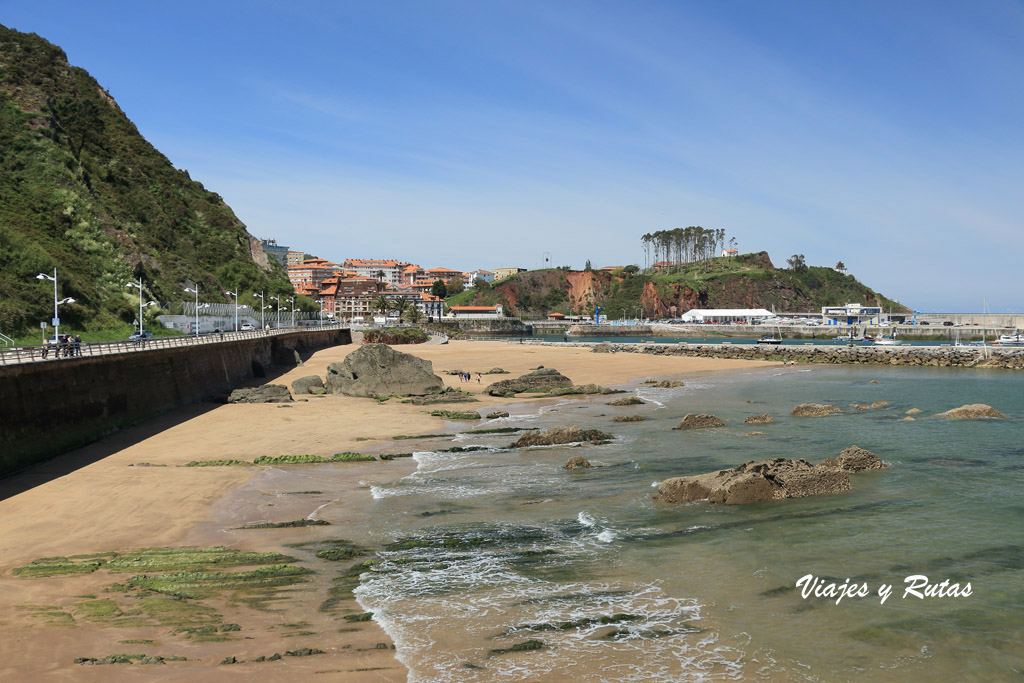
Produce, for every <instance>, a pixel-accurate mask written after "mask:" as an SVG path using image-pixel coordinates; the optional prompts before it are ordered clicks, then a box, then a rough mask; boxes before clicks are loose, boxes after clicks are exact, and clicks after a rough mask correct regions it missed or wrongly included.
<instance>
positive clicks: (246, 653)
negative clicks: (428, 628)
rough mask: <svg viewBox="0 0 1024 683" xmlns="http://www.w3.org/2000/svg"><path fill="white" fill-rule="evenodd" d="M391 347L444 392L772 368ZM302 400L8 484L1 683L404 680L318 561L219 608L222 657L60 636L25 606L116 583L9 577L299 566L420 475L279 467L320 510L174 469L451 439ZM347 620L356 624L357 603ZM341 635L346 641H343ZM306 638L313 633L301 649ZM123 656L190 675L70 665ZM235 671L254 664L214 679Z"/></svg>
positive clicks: (126, 440)
mask: <svg viewBox="0 0 1024 683" xmlns="http://www.w3.org/2000/svg"><path fill="white" fill-rule="evenodd" d="M355 348H357V347H356V346H343V347H334V348H330V349H325V350H322V351H319V352H317V353H316V354H314V355H313V356H312V357H311V358H310V359H308V360H307V361H306V363H305V365H304V366H301V367H297V368H294V369H292V370H290V371H289V372H287V373H285V374H284V375H282V376H279V377H276V378H273V379H270V380H268V381H269V382H270V383H274V384H288V385H290V384H291V382H292V381H293V380H295V379H297V378H299V377H302V376H305V375H312V374H318V375H320V376H324V375H325V374H326V367H327V365H328V364H329V363H332V362H336V361H340V360H342V359H343V358H344V357H345V356H346V355H347V354H348V353H350V352H351V351H353V350H354V349H355ZM397 348H398V349H399V350H402V351H405V352H409V353H413V354H415V355H417V356H419V357H422V358H425V359H427V360H430V361H432V362H433V364H434V371H435V373H437V374H439V375H440V376H441V377H442V378H443V379H444V380H445V383H446V384H447V385H449V386H452V387H461V388H463V389H466V390H469V391H474V392H478V391H479V390H480V389H482V388H483V387H485V386H486V385H487V384H488V383H489V382H490V381H497V380H499V379H507V378H512V377H517V376H519V375H521V374H524V373H526V372H528V371H529V370H530V369H531V368H535V367H537V366H540V365H543V366H545V367H553V368H556V369H558V370H559V371H561V372H562V373H563V374H565V375H567V376H568V377H570V378H571V379H572V380H573V381H574V382H575V383H577V384H587V383H597V384H602V385H606V386H608V385H615V384H622V383H625V382H627V381H629V380H633V379H642V378H646V377H659V378H663V377H674V376H680V377H681V376H684V375H687V374H692V373H709V372H717V371H724V370H732V369H740V368H750V367H760V366H766V365H776V364H777V363H769V362H751V361H734V360H724V359H723V360H719V359H707V358H685V357H654V356H648V355H643V354H595V353H592V352H590V351H589V350H588V349H582V348H559V347H552V346H533V345H528V344H526V345H520V344H507V343H504V342H451V343H449V344H447V345H419V346H405V347H397ZM493 367H501V368H503V369H505V370H508V371H509V373H510V374H508V375H484V376H483V378H482V379H483V382H482V383H480V384H478V383H477V381H476V373H477V372H486V371H487V370H489V369H491V368H493ZM452 369H457V370H463V371H466V372H472V373H473V379H472V382H470V383H469V384H467V383H464V382H460V381H459V378H458V377H457V376H450V375H447V374H444V372H445V371H447V370H452ZM471 385H472V386H471ZM308 398H309V400H308V401H306V402H296V403H293V404H289V406H290V407H287V408H282V407H279V406H278V405H276V404H266V405H218V406H213V405H208V404H207V405H197V406H189V407H186V408H181V409H179V410H176V411H173V412H171V413H168V414H166V415H163V416H161V417H158V418H155V419H153V420H150V421H147V422H146V423H144V424H141V425H137V426H135V427H132V428H129V429H126V430H123V431H121V432H119V433H117V434H114V435H111V436H108V437H106V438H104V439H103V440H101V441H99V442H97V443H95V444H92V445H90V446H88V447H86V448H82V449H79V450H77V451H75V452H72V453H69V454H66V455H64V456H61V457H60V458H58V459H57V460H55V461H53V462H51V463H45V464H43V465H40V466H39V467H37V468H35V469H33V470H31V471H28V472H25V473H22V474H20V475H17V476H15V477H11V478H9V479H7V480H3V481H0V496H3V500H0V553H2V554H0V615H2V616H0V679H3V680H37V679H40V678H42V677H44V676H46V677H47V678H57V679H61V680H95V679H97V678H103V679H117V680H121V679H124V680H146V681H150V680H169V681H174V680H186V679H188V680H220V679H224V678H229V677H230V678H247V677H250V676H257V675H258V676H259V677H260V679H261V680H267V681H276V680H286V679H292V680H294V679H295V677H296V676H299V677H301V678H306V677H307V676H309V677H312V675H313V674H316V673H322V674H324V675H325V676H326V677H328V678H336V679H343V680H352V681H394V680H405V678H406V672H405V669H404V667H402V665H401V664H400V663H399V662H398V661H397V660H396V659H395V658H394V655H393V650H391V649H389V646H388V644H387V643H386V641H387V636H386V635H385V633H384V632H383V631H382V630H380V629H379V628H378V627H377V626H376V625H375V624H374V623H373V622H360V623H357V624H349V623H346V622H344V621H342V620H341V619H340V618H339V617H338V616H337V615H336V614H325V613H319V612H318V611H317V606H318V605H319V603H320V602H321V601H322V600H323V597H324V595H323V592H324V590H326V588H327V587H328V581H329V578H330V576H327V574H328V573H329V572H330V571H331V570H334V568H333V567H330V568H327V569H326V570H324V567H323V566H322V565H324V564H326V563H324V562H320V563H319V564H318V565H316V566H315V567H314V566H313V565H312V564H310V563H307V562H304V564H305V565H308V566H311V567H312V568H315V569H316V570H317V571H318V575H317V577H316V578H314V580H313V581H312V582H311V583H309V584H300V585H299V586H296V587H292V588H291V589H289V590H287V591H285V593H284V594H285V595H287V599H286V600H283V601H281V602H278V603H275V605H274V610H275V611H258V610H254V609H251V608H248V607H244V606H242V607H239V606H231V605H224V604H217V605H216V606H217V608H218V611H220V612H222V613H223V614H224V617H225V619H224V620H225V622H228V621H235V622H237V623H239V624H241V625H242V628H243V630H242V631H241V632H240V633H238V634H237V635H238V636H239V639H238V640H232V641H229V642H217V643H197V642H193V641H190V640H186V639H185V638H183V637H181V636H180V635H171V634H169V633H168V630H167V629H166V628H161V627H155V626H138V627H130V628H116V629H115V628H111V627H109V626H104V625H103V624H102V623H95V622H89V621H88V620H85V619H82V618H75V620H74V625H73V626H70V625H54V624H52V623H49V622H48V621H47V620H46V619H43V618H40V617H39V616H34V612H33V611H32V610H30V609H26V606H48V607H56V608H62V609H64V610H65V611H67V612H69V613H70V611H71V609H72V605H74V604H75V603H76V602H79V601H81V598H80V597H76V596H82V595H96V596H97V597H102V595H101V593H102V591H103V588H104V587H105V586H107V585H109V584H111V583H112V582H114V581H117V580H122V579H120V578H118V576H117V575H113V574H106V573H104V572H102V571H99V572H96V573H93V574H87V575H78V576H70V577H68V576H64V577H53V578H38V579H24V578H19V577H17V576H14V575H12V573H11V570H12V569H14V568H15V567H19V566H22V565H25V564H27V563H29V562H31V561H32V560H35V559H37V558H41V557H49V556H67V555H73V554H88V553H96V552H103V551H124V550H130V549H134V548H145V547H164V546H190V545H204V546H205V545H213V544H220V545H225V546H229V547H232V548H239V549H244V550H254V551H272V550H277V551H280V552H284V553H289V554H295V555H296V557H299V559H300V560H304V559H305V557H306V556H300V555H299V554H298V553H294V551H289V549H288V548H286V547H284V544H286V543H292V542H295V541H296V540H313V539H318V538H331V537H338V536H343V537H344V536H345V535H346V532H347V531H354V530H355V528H356V527H358V524H359V518H360V515H361V514H362V513H361V510H362V508H363V506H364V504H367V503H368V501H369V492H368V491H366V490H365V488H366V487H365V485H364V484H360V482H368V481H374V480H382V481H383V480H392V479H396V478H398V477H400V476H402V475H403V474H405V473H407V472H409V471H411V470H412V469H413V468H414V467H415V463H413V462H410V461H408V460H395V461H391V462H369V463H340V464H335V465H319V466H316V465H313V466H290V467H286V468H276V469H277V470H281V469H287V470H289V474H290V475H295V476H298V477H299V478H300V479H301V476H302V475H303V474H304V473H307V472H313V471H315V470H316V469H317V468H318V467H320V468H330V472H331V477H330V479H331V482H332V483H331V484H330V486H329V487H326V488H325V487H317V488H320V489H323V490H322V491H321V494H320V496H319V497H310V496H298V495H296V496H282V495H281V494H282V493H290V492H289V491H280V490H276V489H275V487H277V486H280V485H286V486H291V487H294V485H295V481H296V479H295V476H292V477H291V478H290V479H286V480H285V484H282V482H281V481H278V480H276V479H275V477H274V476H273V474H274V472H273V470H274V469H275V468H271V467H204V468H184V467H177V466H178V465H183V464H185V463H187V462H189V461H192V460H218V459H240V460H252V459H253V458H256V457H258V456H261V455H270V456H276V455H283V454H313V455H321V456H330V455H331V454H333V453H336V452H339V451H361V452H379V451H380V450H381V449H382V448H386V447H387V446H389V445H390V446H392V447H391V448H388V449H387V450H391V451H395V450H402V448H401V446H398V447H395V445H394V444H389V443H388V442H389V441H390V440H391V437H392V436H393V435H396V434H424V433H434V432H440V431H443V430H444V428H445V426H446V423H445V421H444V420H442V419H440V418H436V417H431V416H430V415H428V414H427V410H426V409H425V408H424V407H421V406H414V405H408V404H402V403H399V402H398V401H394V400H392V401H388V402H386V403H378V402H377V401H375V400H372V399H361V398H350V397H342V396H325V397H314V396H310V397H308ZM479 398H481V401H480V402H479V403H472V404H468V405H465V404H463V405H459V404H454V405H453V406H445V405H441V406H438V407H440V408H448V407H455V408H459V409H462V408H465V409H469V410H474V409H475V410H480V411H481V412H485V411H486V410H487V409H493V407H494V406H499V405H503V404H508V403H511V402H513V401H514V400H520V401H521V400H523V399H504V398H494V397H487V396H480V397H479ZM55 428H59V425H55ZM140 463H148V464H150V465H157V466H139V464H140ZM79 464H80V465H81V466H80V467H78V468H77V469H73V467H74V466H76V465H79ZM310 476H312V475H310ZM311 486H312V485H311ZM327 488H329V489H330V490H327ZM325 497H326V498H332V497H333V498H332V499H334V500H337V499H341V500H343V501H344V502H345V503H346V505H343V506H340V507H337V508H336V509H339V510H345V511H347V514H346V519H329V520H327V521H330V522H331V524H332V526H323V527H311V528H306V529H280V530H278V529H274V530H260V531H258V532H257V531H238V530H233V529H232V527H234V526H237V525H238V524H239V523H244V522H256V521H287V520H293V519H299V518H302V517H306V516H308V515H309V514H312V513H314V512H315V509H316V507H318V506H319V505H321V504H322V502H323V500H324V499H325ZM270 501H272V502H270ZM328 530H329V531H328ZM342 607H350V610H349V611H352V612H359V611H361V609H360V608H359V606H358V605H357V604H355V603H354V602H353V603H351V605H343V606H342ZM277 610H279V611H277ZM297 623H302V624H305V625H304V626H302V627H301V629H295V628H293V629H291V632H290V633H289V630H288V628H287V625H289V624H297ZM339 628H345V629H346V630H344V631H341V632H339ZM352 629H355V630H352ZM305 632H310V633H308V634H306V635H295V633H305ZM286 634H287V635H286ZM138 639H146V640H152V641H154V642H155V645H153V646H149V645H145V646H143V645H134V644H125V643H122V642H121V641H125V640H138ZM307 647H315V648H319V649H322V650H324V651H325V653H326V654H323V655H316V656H311V657H286V658H285V659H283V660H281V661H278V662H269V663H259V664H257V663H252V662H251V660H252V659H253V658H255V657H257V656H260V655H262V656H267V655H270V654H272V653H273V652H281V653H283V652H284V651H286V650H295V649H299V648H307ZM122 652H123V653H130V652H146V653H147V654H158V655H163V656H167V655H179V656H185V657H187V658H188V661H186V662H172V663H169V664H167V665H162V666H156V665H152V666H142V665H139V664H137V663H136V664H132V665H127V664H122V665H105V666H102V667H100V668H99V669H97V668H95V667H93V666H82V665H76V664H74V663H73V660H74V658H75V657H103V656H106V655H109V654H114V653H122ZM229 656H234V657H237V658H238V659H239V660H245V661H246V663H240V664H234V665H230V666H219V663H220V662H221V660H222V659H224V658H225V657H229Z"/></svg>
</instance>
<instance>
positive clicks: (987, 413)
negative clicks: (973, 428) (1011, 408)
mask: <svg viewBox="0 0 1024 683" xmlns="http://www.w3.org/2000/svg"><path fill="white" fill-rule="evenodd" d="M935 417H944V418H946V419H947V420H978V419H981V418H983V417H1006V416H1005V415H1003V414H1002V413H1000V412H999V411H998V410H996V409H995V408H993V407H992V406H990V405H985V404H984V403H969V404H967V405H963V406H960V407H959V408H953V409H952V410H947V411H946V412H944V413H939V414H938V415H936V416H935Z"/></svg>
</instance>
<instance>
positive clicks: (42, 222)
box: [0, 26, 291, 337]
mask: <svg viewBox="0 0 1024 683" xmlns="http://www.w3.org/2000/svg"><path fill="white" fill-rule="evenodd" d="M55 267H56V268H57V270H58V279H59V284H60V296H61V297H68V296H70V297H74V298H75V299H76V303H73V304H68V305H64V306H61V309H60V317H61V321H62V330H63V329H65V327H64V326H67V329H68V331H84V332H86V333H87V334H89V333H92V335H93V336H95V335H97V334H103V333H109V334H127V332H128V331H129V330H130V329H131V323H132V321H133V320H134V319H135V317H136V314H137V311H138V291H137V290H134V289H128V288H126V286H125V284H126V283H127V282H128V281H129V280H138V279H139V278H142V279H143V281H144V283H145V288H146V292H145V294H146V298H147V299H152V300H155V301H159V302H180V301H182V300H185V299H188V298H190V295H188V294H186V293H184V292H183V291H182V289H183V287H185V286H189V285H192V284H193V283H198V285H199V288H200V299H201V300H202V301H211V302H226V301H227V300H228V297H227V296H226V295H225V294H224V292H225V291H226V290H234V289H235V288H236V287H237V288H240V291H241V292H243V293H244V296H245V297H246V298H248V299H251V296H249V294H248V293H249V292H252V291H259V290H261V289H264V290H267V293H268V295H269V294H272V293H288V292H291V286H290V285H289V283H288V279H287V275H286V273H285V271H284V269H283V268H282V267H281V266H280V264H279V263H278V262H277V261H275V260H274V259H273V258H270V259H268V258H267V255H266V254H265V253H264V252H263V250H262V248H261V246H260V242H259V240H257V239H255V238H254V237H253V236H251V235H250V234H249V233H248V232H247V231H246V229H245V226H244V225H243V224H242V222H241V221H239V220H238V218H237V217H236V216H235V215H234V213H233V212H232V211H231V208H230V207H228V206H227V205H226V204H225V203H224V201H223V200H222V199H221V197H220V196H219V195H217V194H216V193H214V192H211V191H209V190H207V189H206V188H204V187H203V186H202V184H200V183H198V182H196V181H194V180H192V179H191V178H190V177H189V175H188V172H187V171H184V170H178V169H176V168H174V166H173V165H171V163H170V161H169V160H168V159H167V158H166V157H165V156H163V155H162V154H161V153H160V152H158V151H157V150H156V149H154V148H153V146H152V145H150V144H149V143H148V142H147V141H146V140H145V139H144V138H143V137H142V135H141V134H140V133H139V131H138V130H137V129H136V127H135V125H134V124H132V122H131V121H130V120H129V119H128V117H127V116H125V114H124V113H123V112H122V111H121V109H120V108H119V107H118V105H117V103H116V102H115V101H114V100H113V98H111V97H110V95H109V94H108V93H107V92H106V91H104V90H103V88H102V87H100V85H99V84H98V83H97V82H96V81H95V80H94V79H93V78H92V77H91V76H90V75H89V74H88V73H87V72H86V71H85V70H84V69H81V68H78V67H74V66H71V65H69V64H68V61H67V57H66V55H65V54H64V52H63V51H62V50H61V49H60V48H58V47H56V46H54V45H52V44H50V43H49V42H47V41H46V40H44V39H42V38H40V37H39V36H37V35H35V34H26V33H19V32H17V31H14V30H11V29H8V28H6V27H4V26H0V332H3V333H6V334H8V335H12V336H19V335H21V336H24V335H26V334H28V332H29V331H30V330H32V329H35V330H36V331H37V332H38V329H39V322H40V321H48V320H49V319H50V318H51V317H52V315H53V287H52V284H51V283H50V282H48V281H39V280H37V279H36V277H35V276H36V274H37V273H40V272H42V273H52V272H53V269H54V268H55ZM148 310H150V311H152V310H153V309H148ZM34 336H36V335H35V334H33V337H34Z"/></svg>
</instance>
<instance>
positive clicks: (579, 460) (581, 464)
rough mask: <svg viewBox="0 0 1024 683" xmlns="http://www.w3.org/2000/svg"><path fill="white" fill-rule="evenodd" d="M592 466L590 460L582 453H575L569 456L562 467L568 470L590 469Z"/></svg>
mask: <svg viewBox="0 0 1024 683" xmlns="http://www.w3.org/2000/svg"><path fill="white" fill-rule="evenodd" d="M590 466H591V465H590V461H589V460H587V459H586V458H584V457H583V456H582V455H574V456H572V457H571V458H569V459H568V460H567V461H566V463H565V464H564V465H562V467H563V468H564V469H567V470H576V469H589V468H590Z"/></svg>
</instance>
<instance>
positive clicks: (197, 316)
mask: <svg viewBox="0 0 1024 683" xmlns="http://www.w3.org/2000/svg"><path fill="white" fill-rule="evenodd" d="M185 291H186V292H188V293H189V294H195V295H196V336H197V337H198V336H199V285H198V284H197V285H196V286H195V288H192V287H186V288H185Z"/></svg>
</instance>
